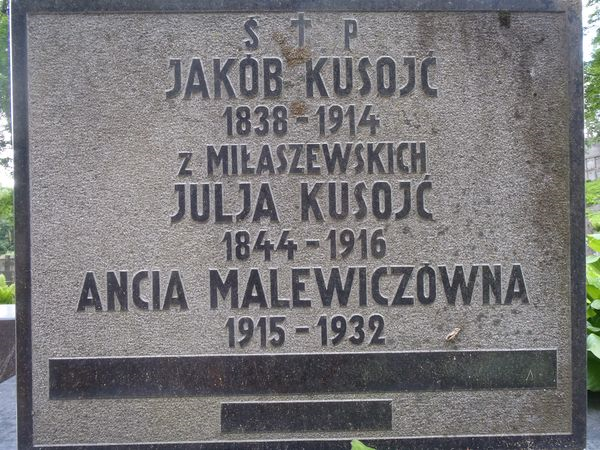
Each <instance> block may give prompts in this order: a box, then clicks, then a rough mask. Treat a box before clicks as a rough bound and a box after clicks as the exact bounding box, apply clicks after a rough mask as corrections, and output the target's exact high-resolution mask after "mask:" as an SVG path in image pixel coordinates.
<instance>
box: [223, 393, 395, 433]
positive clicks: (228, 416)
mask: <svg viewBox="0 0 600 450" xmlns="http://www.w3.org/2000/svg"><path fill="white" fill-rule="evenodd" d="M391 429H392V402H391V400H363V401H320V402H266V403H261V402H245V403H223V404H221V430H222V431H223V432H224V433H256V432H269V433H281V432H294V431H367V430H391Z"/></svg>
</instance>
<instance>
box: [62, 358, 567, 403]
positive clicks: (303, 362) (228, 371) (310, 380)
mask: <svg viewBox="0 0 600 450" xmlns="http://www.w3.org/2000/svg"><path fill="white" fill-rule="evenodd" d="M308 367H309V368H310V370H308V371H307V370H306V368H308ZM555 387H556V351H553V350H532V351H466V352H434V353H431V352H430V353H424V352H423V353H422V352H414V353H345V354H335V353H325V354H304V355H248V356H195V357H194V356H187V357H154V358H135V357H133V358H79V359H51V360H50V398H51V399H54V400H56V399H84V398H128V397H177V396H206V395H219V396H222V395H260V394H319V393H320V394H327V393H336V392H344V393H355V394H357V393H365V392H372V393H376V392H401V391H432V390H447V391H454V390H457V389H468V390H476V389H542V388H546V389H552V388H555Z"/></svg>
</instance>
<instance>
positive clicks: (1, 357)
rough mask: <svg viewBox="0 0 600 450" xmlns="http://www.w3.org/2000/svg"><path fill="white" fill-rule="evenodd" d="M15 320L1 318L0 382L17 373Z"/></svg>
mask: <svg viewBox="0 0 600 450" xmlns="http://www.w3.org/2000/svg"><path fill="white" fill-rule="evenodd" d="M15 345H16V342H15V320H14V319H13V320H5V319H0V383H1V382H2V381H4V380H6V379H7V378H10V377H13V376H14V375H15V357H16V347H15Z"/></svg>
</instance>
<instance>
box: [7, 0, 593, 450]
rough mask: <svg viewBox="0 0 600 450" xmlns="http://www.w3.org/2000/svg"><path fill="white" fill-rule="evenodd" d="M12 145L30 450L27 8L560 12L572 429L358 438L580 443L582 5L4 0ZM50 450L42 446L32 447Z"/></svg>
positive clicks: (309, 445) (542, 1) (333, 445)
mask: <svg viewBox="0 0 600 450" xmlns="http://www.w3.org/2000/svg"><path fill="white" fill-rule="evenodd" d="M10 8H11V37H12V52H11V61H12V88H13V97H12V100H13V114H12V125H13V134H12V136H13V147H14V151H15V160H14V166H15V228H16V230H17V232H16V236H15V247H16V273H17V280H16V285H17V299H18V303H17V314H16V315H17V324H18V327H17V374H18V376H17V397H18V406H17V415H18V440H19V448H20V449H29V448H33V415H32V412H33V411H32V373H31V369H32V351H31V344H32V342H31V304H30V302H31V241H30V207H29V206H30V203H29V198H30V197H29V154H28V148H29V133H28V102H27V100H28V92H27V30H26V24H27V14H29V13H43V12H47V13H118V12H164V13H166V12H173V13H176V12H217V11H231V12H250V11H257V12H258V11H298V10H304V11H321V10H327V11H381V12H386V11H388V12H390V11H440V12H442V11H457V12H458V11H514V12H525V11H527V12H564V13H565V16H566V22H567V39H568V52H569V61H568V63H569V64H568V67H569V77H568V79H569V86H568V90H569V95H570V98H571V107H570V108H571V110H570V128H569V134H570V139H569V140H570V162H571V193H570V201H571V224H570V225H571V240H570V242H569V246H570V250H571V290H572V299H571V320H572V336H571V341H572V371H573V372H572V378H573V385H572V400H573V408H572V412H573V416H572V431H571V434H566V435H543V436H489V437H448V438H409V439H393V440H366V443H367V444H373V445H376V446H377V447H378V448H379V449H380V450H381V449H383V448H385V447H388V448H397V447H398V446H403V447H411V448H415V449H435V448H465V447H469V448H473V449H474V448H499V447H500V448H522V447H528V448H530V447H531V446H534V447H539V448H549V447H552V448H584V447H585V431H586V401H585V399H586V384H585V377H586V346H585V333H584V332H583V330H585V270H584V267H585V266H584V265H585V243H584V239H583V237H584V233H585V226H584V221H585V219H584V210H585V209H584V207H585V199H584V192H585V187H584V186H585V185H584V151H583V110H582V104H583V75H582V74H583V69H582V50H581V35H582V26H581V6H580V5H578V6H574V7H573V8H567V9H566V10H564V9H562V8H561V7H560V4H559V3H558V2H557V1H555V0H455V1H450V0H379V1H373V2H366V1H364V0H231V1H228V0H205V1H200V0H198V1H194V0H165V1H163V0H147V1H146V0H89V1H83V0H82V1H69V0H23V1H20V0H13V1H12V3H11V6H10ZM348 446H349V441H342V442H339V441H303V442H290V441H273V442H268V443H263V444H261V443H189V444H187V443H186V444H173V443H169V444H167V443H165V444H159V443H157V444H150V443H145V444H139V445H138V444H135V445H133V444H111V445H108V446H107V445H72V446H64V447H57V446H54V447H51V448H70V449H74V448H97V449H125V448H127V449H129V448H131V449H134V448H135V449H138V448H139V449H158V448H161V449H163V448H164V449H188V448H195V449H213V450H220V449H223V450H225V449H230V450H245V449H253V450H254V449H256V450H258V449H287V450H292V449H315V450H318V449H323V450H326V449H327V450H335V449H338V448H339V449H345V450H347V448H348ZM36 448H50V447H36Z"/></svg>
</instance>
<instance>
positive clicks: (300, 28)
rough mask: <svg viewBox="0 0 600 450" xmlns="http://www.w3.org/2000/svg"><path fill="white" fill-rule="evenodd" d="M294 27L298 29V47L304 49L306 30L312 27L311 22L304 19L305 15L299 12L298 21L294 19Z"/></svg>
mask: <svg viewBox="0 0 600 450" xmlns="http://www.w3.org/2000/svg"><path fill="white" fill-rule="evenodd" d="M292 26H294V27H296V26H297V27H298V47H304V28H305V27H306V28H310V27H311V20H309V19H306V20H305V19H304V13H303V12H299V13H298V18H297V19H292Z"/></svg>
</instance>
